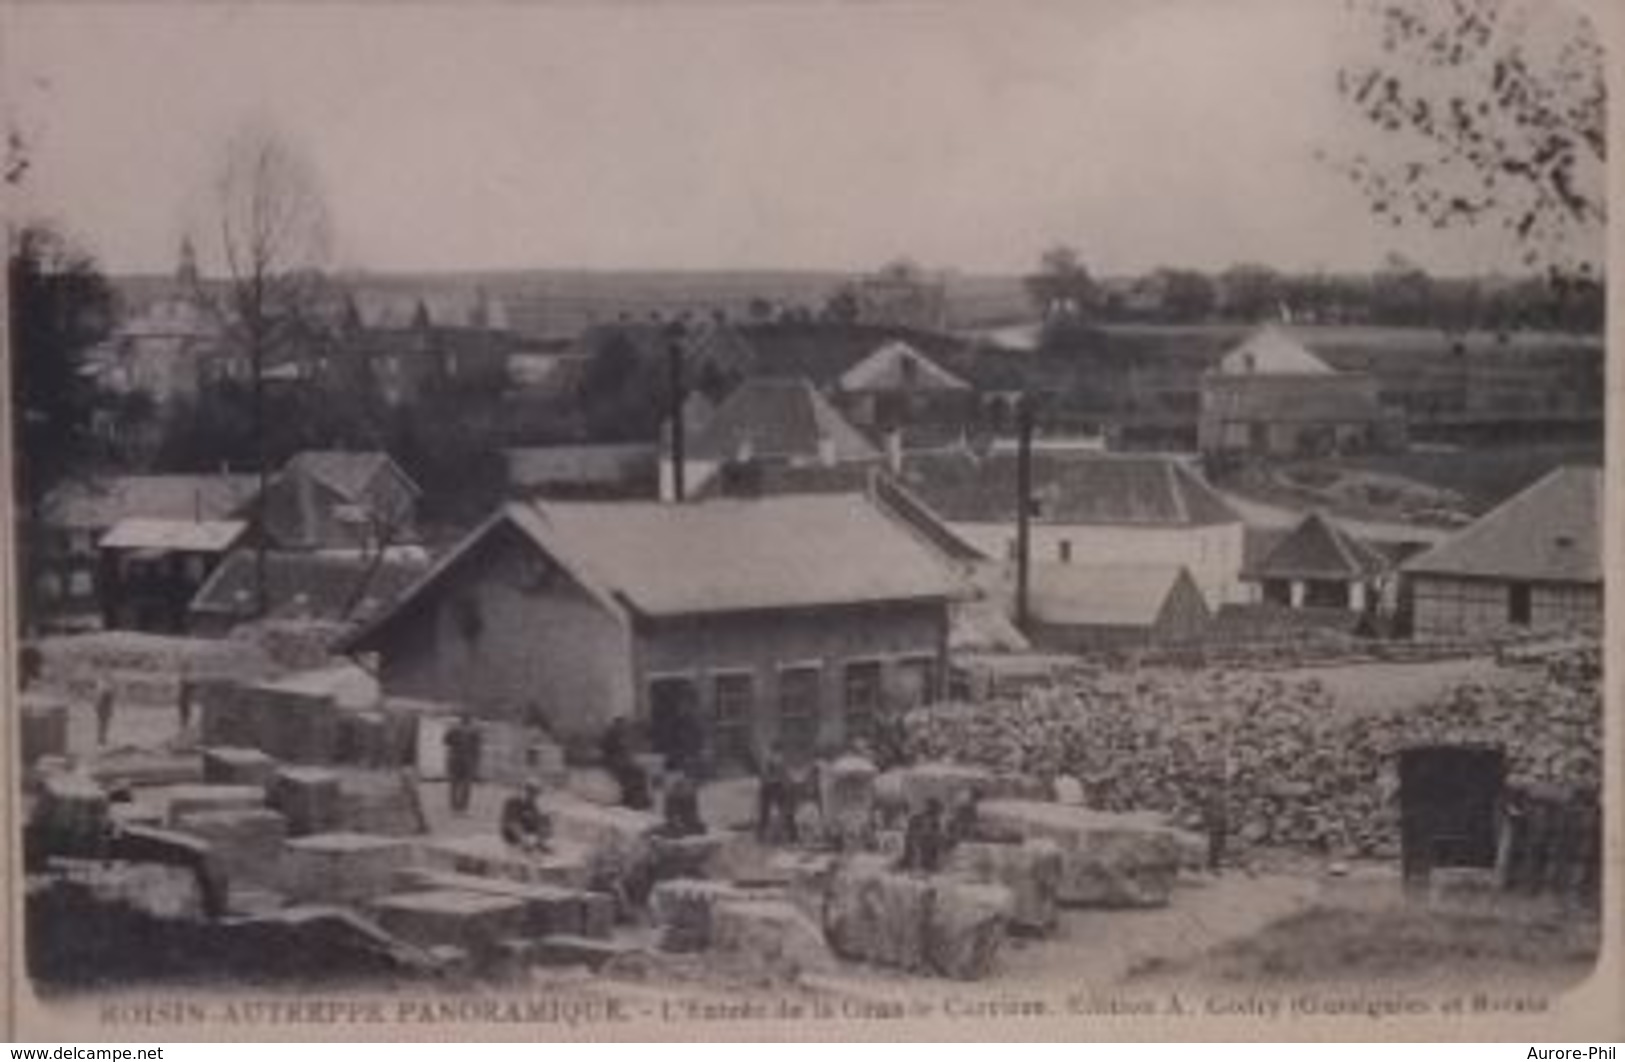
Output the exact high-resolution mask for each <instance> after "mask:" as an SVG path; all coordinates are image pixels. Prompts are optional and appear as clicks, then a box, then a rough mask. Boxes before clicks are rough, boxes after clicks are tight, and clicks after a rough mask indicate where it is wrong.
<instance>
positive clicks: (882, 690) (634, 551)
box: [344, 494, 957, 769]
mask: <svg viewBox="0 0 1625 1062" xmlns="http://www.w3.org/2000/svg"><path fill="white" fill-rule="evenodd" d="M956 591H957V583H956V581H955V579H954V578H953V576H952V573H951V572H950V571H949V570H948V569H947V568H946V567H945V566H944V565H943V564H942V563H941V561H940V559H939V557H938V555H937V554H935V553H934V552H933V551H931V550H930V549H928V548H927V547H925V546H924V545H922V544H921V543H920V542H919V541H918V540H917V539H916V538H915V537H914V536H912V535H911V534H909V533H908V532H907V531H905V530H904V529H903V528H901V527H900V526H898V525H897V524H896V523H895V522H894V521H893V520H892V519H891V518H889V517H887V516H886V515H883V514H882V513H881V512H880V511H878V510H877V509H876V507H875V506H874V505H873V504H872V503H871V502H870V501H869V500H867V499H865V498H864V497H862V496H860V495H851V494H829V495H806V496H789V497H773V498H763V499H758V500H739V499H721V500H715V501H706V502H694V503H689V504H686V505H670V504H662V503H645V502H605V503H581V502H535V503H519V502H515V503H510V504H508V505H506V506H504V507H503V508H502V509H501V510H499V511H498V512H497V513H496V514H494V515H493V516H492V517H491V518H490V519H488V520H487V521H485V523H484V524H482V525H481V526H480V527H479V528H477V529H475V530H474V531H472V532H471V533H470V534H469V535H468V536H467V537H466V538H465V539H464V540H463V541H462V542H461V543H460V544H459V545H458V546H457V547H456V548H454V549H452V550H451V551H449V552H448V553H447V554H445V555H444V556H443V557H442V558H441V559H440V560H439V561H438V562H437V563H436V564H435V566H434V567H433V568H432V569H431V570H430V571H429V572H428V573H427V574H426V575H425V576H424V577H423V578H422V579H421V580H420V581H419V582H418V583H417V584H416V585H414V586H413V587H412V588H411V589H410V590H408V591H407V592H406V593H405V594H404V595H402V596H401V597H400V598H399V599H398V600H397V601H396V602H395V604H394V606H393V607H392V608H390V609H389V610H388V611H387V612H385V613H383V614H382V615H380V616H378V617H377V618H375V619H374V620H372V621H371V622H370V623H368V624H366V625H365V626H363V627H362V628H361V629H360V630H359V631H358V632H356V633H355V634H354V635H353V636H352V637H351V638H350V639H348V641H347V643H346V644H345V646H344V648H345V650H346V651H348V652H351V653H362V654H374V655H375V657H376V661H377V673H378V675H379V676H380V679H381V682H382V684H383V688H384V689H385V691H386V692H388V693H390V694H395V695H401V696H409V697H419V698H427V699H432V700H444V701H451V702H457V703H462V704H465V705H467V706H468V707H469V708H470V709H472V710H474V711H477V712H478V713H480V714H482V715H485V716H488V717H512V718H516V719H517V718H524V717H526V716H528V715H530V714H532V713H540V715H541V716H542V717H544V718H545V719H546V720H547V723H548V725H549V726H550V727H551V729H552V730H553V731H554V732H555V733H557V734H559V735H560V736H561V737H563V738H565V739H567V740H591V739H592V738H594V737H595V736H597V735H598V734H600V733H601V732H602V731H603V729H604V728H605V727H606V726H608V725H609V723H610V722H611V721H612V720H614V719H618V718H622V719H627V720H629V721H630V722H632V723H633V724H634V726H635V729H636V730H637V731H638V732H639V733H640V734H641V735H643V737H644V738H645V739H646V740H647V743H648V745H649V746H650V747H652V748H654V749H655V750H657V751H662V752H666V753H669V754H673V755H677V756H679V757H683V758H694V759H697V760H698V761H699V762H700V763H701V764H710V765H714V766H716V767H720V768H723V769H726V768H727V767H729V766H731V765H740V764H750V763H753V762H755V761H756V758H757V757H758V756H759V755H760V754H761V752H762V751H763V750H765V749H768V748H773V747H778V748H780V749H782V750H783V751H784V753H785V754H786V755H789V756H792V757H805V756H811V755H814V754H816V753H821V752H827V751H830V750H833V749H837V748H840V747H841V746H842V745H843V744H845V743H846V742H847V741H848V740H850V739H852V738H854V737H856V736H858V735H860V734H862V733H863V731H864V730H865V729H866V728H867V727H868V725H869V723H870V721H871V720H872V719H873V717H874V713H875V712H876V711H877V710H878V709H879V708H880V707H881V706H882V705H884V704H886V703H908V702H917V701H920V700H923V699H926V698H931V697H934V696H935V695H936V691H937V689H938V688H939V684H940V683H941V680H942V674H943V668H944V664H945V660H944V658H945V655H946V651H947V643H948V636H949V619H948V607H949V600H950V598H951V596H952V595H953V594H954V593H955V592H956Z"/></svg>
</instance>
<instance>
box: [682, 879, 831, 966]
mask: <svg viewBox="0 0 1625 1062" xmlns="http://www.w3.org/2000/svg"><path fill="white" fill-rule="evenodd" d="M711 946H712V947H713V948H714V949H715V950H716V951H717V952H719V953H722V954H725V955H730V956H734V957H735V958H737V959H741V960H743V961H744V962H745V964H746V965H747V967H748V968H750V969H752V970H754V971H756V972H759V973H761V974H766V975H768V976H770V977H774V978H783V979H787V980H794V979H797V978H799V977H801V976H802V975H803V974H806V973H827V972H830V971H832V970H834V968H835V957H834V955H833V954H832V953H831V952H830V950H829V945H828V944H826V943H825V942H824V934H823V932H822V931H821V930H820V929H819V927H818V923H817V922H815V921H814V920H813V919H812V918H810V917H809V916H808V915H807V913H806V912H805V911H803V910H802V909H801V908H800V907H798V906H796V905H795V904H793V903H790V902H789V901H788V900H767V899H762V900H758V899H733V900H729V901H728V902H726V903H722V904H720V905H718V906H717V907H716V909H715V910H714V911H713V912H712V921H711Z"/></svg>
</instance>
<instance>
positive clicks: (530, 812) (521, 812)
mask: <svg viewBox="0 0 1625 1062" xmlns="http://www.w3.org/2000/svg"><path fill="white" fill-rule="evenodd" d="M541 795H542V787H541V786H539V785H537V784H536V783H535V782H526V783H525V788H524V790H523V791H522V792H519V793H515V794H514V795H513V796H511V797H509V798H508V800H507V802H506V803H504V804H503V805H502V839H503V840H504V841H506V842H508V843H509V844H511V845H513V846H514V847H515V848H523V849H524V850H525V851H527V852H545V851H547V843H548V841H549V840H550V839H551V838H552V836H553V821H552V820H551V819H549V818H548V817H547V814H546V813H545V812H543V811H542V809H541V807H540V806H539V805H538V804H537V803H536V800H537V798H538V797H540V796H541Z"/></svg>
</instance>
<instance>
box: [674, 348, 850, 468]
mask: <svg viewBox="0 0 1625 1062" xmlns="http://www.w3.org/2000/svg"><path fill="white" fill-rule="evenodd" d="M684 437H685V439H686V443H685V445H684V448H683V468H684V487H685V491H686V492H694V491H700V490H703V489H704V488H705V486H706V484H707V483H708V481H710V480H712V479H713V478H715V477H718V476H722V475H725V474H730V475H731V474H732V472H725V470H730V469H734V470H737V468H738V467H739V466H746V467H755V468H768V469H778V468H790V469H806V468H825V469H831V468H838V467H843V466H859V467H864V466H871V465H878V464H879V463H880V462H881V461H882V456H881V452H880V450H879V449H878V448H876V446H875V445H874V444H873V443H872V442H870V441H869V440H868V439H867V438H866V437H864V435H863V433H862V432H860V431H858V429H857V428H855V427H853V426H852V425H851V424H850V423H849V422H848V421H847V420H846V418H845V417H843V416H841V414H840V412H839V411H837V410H836V408H835V407H834V406H833V405H832V404H830V401H829V399H827V398H825V397H824V396H823V395H822V394H821V393H819V391H818V389H817V388H815V387H813V385H812V384H810V383H808V382H807V381H806V380H803V379H797V378H786V377H774V376H760V377H753V378H750V379H747V380H745V381H744V382H743V383H741V384H740V385H739V386H738V387H736V388H735V389H734V390H733V391H732V392H731V393H730V394H729V395H728V396H727V397H726V398H724V399H723V400H722V402H721V403H720V404H718V405H717V407H716V408H715V409H713V410H711V411H710V413H709V414H708V415H706V416H705V417H704V418H703V419H701V420H699V422H698V423H694V422H693V421H692V420H691V419H690V420H688V421H686V422H685V431H684ZM661 496H662V497H665V498H671V497H674V496H675V489H674V484H673V483H672V468H671V462H670V461H663V462H662V463H661Z"/></svg>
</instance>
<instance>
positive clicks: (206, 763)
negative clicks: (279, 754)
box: [203, 747, 277, 789]
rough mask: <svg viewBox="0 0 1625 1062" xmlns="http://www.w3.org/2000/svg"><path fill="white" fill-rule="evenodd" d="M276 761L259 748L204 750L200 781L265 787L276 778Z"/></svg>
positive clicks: (211, 783)
mask: <svg viewBox="0 0 1625 1062" xmlns="http://www.w3.org/2000/svg"><path fill="white" fill-rule="evenodd" d="M276 770H277V762H276V760H274V759H272V758H271V757H269V756H267V755H266V754H265V753H263V752H261V751H260V750H259V749H241V748H229V747H226V748H213V749H204V750H203V780H204V781H205V782H207V783H208V784H209V785H252V786H258V787H260V788H262V789H263V788H265V787H266V786H268V785H270V784H271V780H272V779H273V778H275V777H276Z"/></svg>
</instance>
